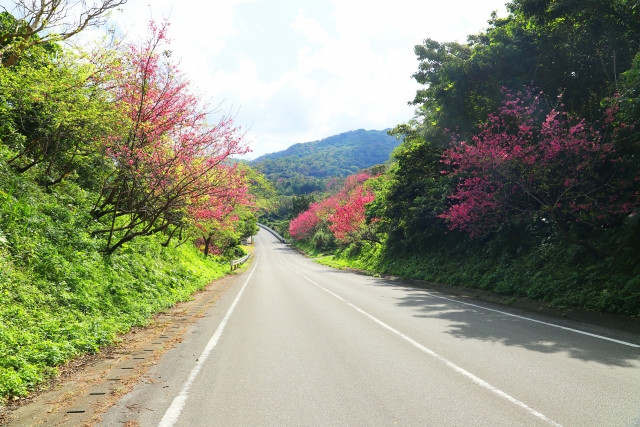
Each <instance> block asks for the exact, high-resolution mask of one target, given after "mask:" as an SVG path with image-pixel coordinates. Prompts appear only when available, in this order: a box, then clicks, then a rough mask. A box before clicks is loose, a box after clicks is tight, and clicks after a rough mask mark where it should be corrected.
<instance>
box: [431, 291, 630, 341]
mask: <svg viewBox="0 0 640 427" xmlns="http://www.w3.org/2000/svg"><path fill="white" fill-rule="evenodd" d="M427 295H429V296H432V297H434V298H440V299H444V300H447V301H453V302H457V303H458V304H464V305H469V306H471V307H476V308H481V309H483V310H487V311H494V312H496V313H500V314H505V315H507V316H511V317H517V318H518V319H523V320H528V321H530V322H535V323H541V324H543V325H547V326H553V327H554V328H559V329H564V330H565V331H571V332H575V333H577V334H582V335H588V336H590V337H594V338H599V339H601V340H607V341H612V342H615V343H618V344H622V345H627V346H629V347H634V348H640V345H638V344H633V343H630V342H627V341H620V340H616V339H614V338H609V337H605V336H602V335H597V334H592V333H590V332H585V331H581V330H579V329H573V328H568V327H566V326H560V325H556V324H554V323H548V322H543V321H542V320H536V319H532V318H530V317H524V316H518V315H517V314H512V313H508V312H506V311H500V310H495V309H493V308H487V307H483V306H481V305H476V304H471V303H468V302H463V301H460V300H457V299H452V298H447V297H441V296H439V295H435V294H432V293H431V292H427Z"/></svg>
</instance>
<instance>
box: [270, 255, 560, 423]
mask: <svg viewBox="0 0 640 427" xmlns="http://www.w3.org/2000/svg"><path fill="white" fill-rule="evenodd" d="M278 260H279V261H280V262H281V263H282V265H284V266H285V267H287V268H288V269H289V270H291V271H293V272H295V273H297V274H298V275H300V276H302V277H304V278H305V279H307V280H308V281H309V282H311V283H313V284H314V285H316V286H318V287H319V288H320V289H322V290H324V291H325V292H328V293H329V294H331V295H333V296H334V297H336V298H338V299H339V300H341V301H343V302H345V303H346V304H347V305H349V306H351V307H352V308H354V309H355V310H357V311H358V312H360V313H362V314H364V315H365V316H367V317H368V318H370V319H371V320H373V321H374V322H376V323H377V324H378V325H380V326H382V327H383V328H385V329H387V330H388V331H390V332H392V333H394V334H395V335H397V336H399V337H400V338H402V339H404V340H405V341H407V342H408V343H410V344H411V345H413V346H414V347H416V348H417V349H419V350H421V351H423V352H424V353H427V354H428V355H430V356H433V357H435V358H436V359H438V360H440V361H441V362H443V363H444V364H446V365H447V366H448V367H450V368H451V369H453V370H454V371H456V372H458V373H459V374H462V375H464V376H465V377H467V378H469V379H470V380H471V381H473V382H474V383H476V384H478V385H479V386H481V387H483V388H485V389H487V390H489V391H491V392H492V393H495V394H496V395H498V396H500V397H502V398H503V399H506V400H508V401H509V402H511V403H513V404H515V405H517V406H519V407H520V408H522V409H524V410H525V411H527V412H528V413H530V414H531V415H533V416H535V417H537V418H538V419H540V420H543V421H545V422H547V423H549V424H550V425H552V426H555V427H562V425H561V424H559V423H557V422H555V421H554V420H552V419H551V418H549V417H547V416H546V415H544V414H542V413H540V412H538V411H536V410H535V409H533V408H532V407H530V406H528V405H527V404H525V403H523V402H521V401H519V400H518V399H516V398H515V397H513V396H511V395H510V394H508V393H505V392H504V391H502V390H500V389H498V388H496V387H494V386H492V385H491V384H489V383H488V382H486V381H484V380H483V379H481V378H478V377H476V376H475V375H473V374H472V373H471V372H469V371H467V370H465V369H463V368H461V367H460V366H458V365H456V364H455V363H453V362H451V361H449V360H448V359H445V358H444V357H442V356H440V355H439V354H438V353H436V352H434V351H433V350H430V349H428V348H427V347H425V346H423V345H422V344H420V343H419V342H417V341H414V340H413V339H411V338H409V337H408V336H407V335H405V334H403V333H402V332H400V331H398V330H396V329H394V328H392V327H391V326H389V325H387V324H386V323H384V322H383V321H381V320H379V319H377V318H376V317H374V316H372V315H370V314H369V313H367V312H366V311H364V310H362V309H361V308H359V307H356V306H355V305H353V304H351V303H350V302H349V301H347V300H345V299H344V298H342V297H341V296H340V295H337V294H334V293H333V292H331V291H330V290H328V289H327V288H325V287H324V286H322V285H320V284H318V283H316V282H314V281H313V280H311V279H309V278H308V277H307V276H305V275H304V274H302V273H300V272H299V271H297V270H295V269H293V268H291V267H289V266H288V265H287V264H285V263H284V262H282V260H281V259H280V257H278Z"/></svg>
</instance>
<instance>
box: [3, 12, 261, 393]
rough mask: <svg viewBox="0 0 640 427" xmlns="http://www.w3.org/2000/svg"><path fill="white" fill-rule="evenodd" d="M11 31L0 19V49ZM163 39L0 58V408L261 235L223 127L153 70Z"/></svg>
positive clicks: (254, 195)
mask: <svg viewBox="0 0 640 427" xmlns="http://www.w3.org/2000/svg"><path fill="white" fill-rule="evenodd" d="M14 24H16V21H15V19H13V17H12V16H11V15H9V14H7V13H5V12H3V13H0V41H1V40H5V41H7V40H9V41H10V39H6V37H5V36H6V35H7V31H8V29H11V28H19V27H20V26H19V25H18V27H16V25H14ZM166 27H167V24H166V23H165V24H164V25H163V26H160V27H158V26H154V24H151V26H150V34H151V36H150V37H151V38H150V40H148V41H147V44H146V45H145V44H143V46H142V47H141V48H135V47H132V48H131V49H124V50H123V49H122V48H121V49H120V50H118V46H115V47H113V46H112V47H111V48H109V49H107V48H101V49H97V50H96V51H89V50H87V51H85V50H82V49H75V48H65V47H62V46H61V45H57V44H56V43H54V42H47V43H28V44H20V45H19V46H17V47H16V46H14V48H12V49H13V50H6V49H5V50H3V51H2V55H4V56H2V59H3V62H2V64H1V65H0V399H1V398H4V397H9V396H23V395H26V394H27V393H28V392H29V391H32V390H33V389H34V388H35V387H37V386H38V385H39V384H42V382H43V381H45V380H46V379H47V378H50V377H51V376H53V375H55V373H56V367H57V366H59V365H61V364H63V363H65V362H66V361H68V360H70V359H71V358H73V357H75V356H77V355H80V354H83V353H87V352H96V351H98V350H99V348H100V346H103V345H105V344H108V343H111V342H113V341H114V340H115V339H116V337H117V334H118V333H122V332H125V331H127V330H128V329H129V328H131V327H132V326H133V325H137V324H144V323H146V322H147V321H148V319H149V318H150V317H151V316H152V315H154V314H155V313H158V312H160V311H162V310H163V309H166V308H167V307H170V306H172V305H174V304H175V303H176V302H178V301H182V300H186V299H188V298H189V297H190V295H191V294H192V293H193V292H194V291H196V290H198V289H200V288H202V287H203V286H205V285H206V284H207V283H208V282H210V281H211V280H212V279H214V278H217V277H220V276H222V275H224V274H225V273H226V272H228V264H227V261H228V259H229V258H237V257H240V256H242V255H244V252H243V250H242V249H241V248H240V247H239V246H238V245H239V242H240V239H241V238H242V237H247V236H249V235H252V234H255V232H256V231H257V227H256V225H255V223H256V207H258V208H259V207H260V205H262V204H264V201H263V200H262V199H263V198H264V197H265V195H269V194H270V193H272V192H273V189H272V188H271V186H270V185H269V183H268V182H267V181H266V179H265V178H264V177H263V176H261V175H260V174H258V173H257V172H255V171H253V170H251V169H249V168H248V167H247V166H246V165H237V164H236V165H234V164H232V162H227V160H228V159H229V156H231V155H234V154H242V153H244V152H246V145H245V144H244V142H243V140H242V133H241V132H239V131H238V129H237V128H236V127H234V126H233V125H232V120H230V118H225V119H223V120H221V121H220V122H219V123H217V124H216V125H213V126H212V125H209V124H208V123H207V122H206V112H207V110H206V106H205V105H202V104H201V103H200V100H199V98H197V97H196V96H194V95H193V94H191V93H189V92H188V87H189V85H188V81H186V79H184V76H183V75H181V74H180V73H179V72H178V70H177V69H176V68H175V67H173V66H170V64H169V61H168V59H167V58H165V57H163V58H164V59H163V60H162V66H164V67H166V68H162V67H161V66H158V67H152V66H151V65H154V64H156V65H157V64H158V63H159V58H160V54H159V53H158V52H156V51H155V47H156V46H158V43H159V42H161V41H162V40H163V38H164V37H165V35H164V34H165V30H166ZM3 37H4V39H3ZM12 37H13V36H12ZM33 37H37V36H33ZM154 37H155V38H154ZM2 47H3V46H2V44H1V43H0V48H2ZM5 47H6V46H5ZM130 47H131V46H130ZM141 58H142V59H145V60H146V61H145V60H140V61H138V62H136V59H141ZM125 59H126V60H127V61H128V62H127V61H125ZM127 66H129V68H127ZM141 69H142V71H144V73H140V72H138V71H140V70H141ZM169 71H170V72H169ZM164 72H166V74H163V75H162V77H159V74H160V73H164ZM142 74H144V75H145V78H144V79H143V80H144V81H141V80H140V79H141V75H142ZM124 77H129V79H128V80H127V79H125V78H124ZM163 84H164V86H162V85H163ZM119 85H120V86H119ZM168 87H170V88H171V89H172V90H171V91H169V90H166V89H167V88H168ZM160 89H164V90H160ZM150 100H151V101H150ZM136 108H137V110H135V109H136ZM201 109H202V110H203V112H201V111H200V110H201ZM151 110H153V111H151ZM190 126H191V127H190ZM122 141H126V142H127V143H128V145H125V144H124V143H122ZM177 142H179V143H177ZM125 169H126V170H125ZM161 223H162V224H161ZM203 234H206V235H205V238H208V241H207V246H208V247H209V248H212V249H211V250H210V251H209V253H214V255H213V256H207V255H206V254H205V255H204V256H203V253H202V252H201V251H200V250H199V249H202V245H201V242H199V241H198V240H197V239H198V237H200V236H202V235H203ZM116 242H117V243H116Z"/></svg>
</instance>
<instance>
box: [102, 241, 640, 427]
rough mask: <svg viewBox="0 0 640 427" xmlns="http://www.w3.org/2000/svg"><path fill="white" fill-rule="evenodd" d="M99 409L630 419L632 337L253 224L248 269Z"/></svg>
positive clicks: (114, 419)
mask: <svg viewBox="0 0 640 427" xmlns="http://www.w3.org/2000/svg"><path fill="white" fill-rule="evenodd" d="M102 419H103V423H102V424H100V425H103V426H105V427H121V426H123V425H124V423H125V422H127V421H137V422H138V423H139V425H140V426H161V427H170V426H180V427H187V426H188V427H198V426H334V425H335V426H385V425H388V426H396V425H397V426H520V425H522V426H549V425H552V426H553V425H556V426H557V425H562V426H581V427H582V426H637V427H640V337H638V336H636V335H629V334H623V333H620V332H616V331H612V330H607V329H604V328H598V327H594V326H588V325H583V324H579V323H575V322H570V321H567V320H563V319H556V318H546V317H543V316H540V315H536V314H532V313H528V312H525V311H519V310H515V309H509V308H508V307H507V308H505V307H503V306H499V305H492V304H489V303H482V302H477V301H475V300H471V299H456V298H453V297H448V296H447V295H444V294H440V293H436V292H432V291H427V290H424V289H417V288H413V287H408V286H403V285H399V284H398V283H397V282H391V281H386V280H384V279H379V278H373V277H367V276H362V275H357V274H352V273H346V272H342V271H338V270H333V269H330V268H328V267H324V266H322V265H319V264H316V263H314V262H312V261H311V260H309V259H306V258H304V257H302V256H301V255H299V254H297V253H295V252H294V251H292V250H290V249H289V248H287V247H286V246H285V245H283V244H281V243H279V242H278V241H277V240H276V239H275V238H274V237H273V236H272V235H271V234H269V233H267V232H265V231H261V232H260V234H259V236H258V239H257V244H256V251H255V258H254V260H253V263H252V265H251V266H250V268H249V269H248V270H247V272H245V273H243V274H242V275H239V276H238V279H237V281H236V283H235V284H234V285H233V286H232V287H231V288H229V290H228V291H227V292H226V293H225V295H223V297H222V298H221V299H220V300H219V301H218V302H217V303H216V305H215V306H214V307H212V308H211V309H210V310H209V311H208V312H207V314H206V316H204V317H203V318H202V319H201V321H200V322H198V323H197V324H195V325H193V326H192V327H191V328H190V330H189V331H188V332H187V333H186V334H185V339H184V341H183V342H182V343H181V344H179V345H178V346H177V347H175V348H174V349H172V350H170V351H169V352H167V353H166V354H165V355H164V356H163V358H162V359H161V362H160V363H159V364H158V365H156V366H155V367H154V368H153V369H152V370H151V372H150V379H149V380H148V381H145V382H142V383H140V384H138V385H137V386H136V387H135V388H134V390H133V391H132V392H131V393H129V394H127V395H126V396H124V397H123V398H122V399H121V400H120V401H119V402H118V403H117V404H116V405H115V406H114V407H112V408H111V410H110V411H109V412H108V413H106V414H104V415H103V417H102ZM130 425H132V424H130ZM133 425H136V424H133Z"/></svg>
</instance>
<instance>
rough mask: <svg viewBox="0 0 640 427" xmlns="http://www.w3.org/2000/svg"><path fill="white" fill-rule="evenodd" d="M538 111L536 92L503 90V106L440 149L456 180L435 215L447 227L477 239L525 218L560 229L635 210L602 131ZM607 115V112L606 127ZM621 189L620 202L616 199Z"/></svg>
mask: <svg viewBox="0 0 640 427" xmlns="http://www.w3.org/2000/svg"><path fill="white" fill-rule="evenodd" d="M559 107H560V108H561V107H562V104H560V106H559ZM541 111H542V110H541V109H540V96H539V95H537V96H534V95H533V93H532V92H531V91H528V92H527V93H525V94H521V93H519V94H518V95H514V94H512V93H510V92H508V91H507V92H506V100H505V102H504V104H503V106H502V107H501V108H500V109H499V111H498V112H497V113H496V114H492V115H490V116H489V119H488V122H487V123H486V124H485V125H483V126H481V127H480V129H479V132H478V134H477V135H476V136H474V137H473V138H472V139H471V141H470V142H465V141H460V142H458V141H456V140H455V139H454V141H453V146H452V148H450V149H448V150H446V151H445V152H444V154H443V163H444V164H445V165H447V166H449V167H450V171H443V173H444V174H449V175H450V176H451V177H453V178H455V179H457V180H458V185H457V188H456V189H455V191H454V192H453V193H452V194H451V196H450V200H451V201H452V204H451V206H450V207H449V209H448V210H447V211H446V212H444V213H443V214H442V215H441V217H442V218H445V219H446V220H447V221H448V222H449V226H450V228H451V229H462V230H466V231H468V232H469V233H470V234H471V235H472V236H478V235H482V234H484V233H486V232H487V231H491V230H495V229H496V228H498V227H500V226H501V224H504V223H505V222H508V221H509V219H510V218H518V217H524V216H528V217H532V216H538V217H542V218H547V219H548V220H549V221H550V222H553V223H555V224H556V225H558V226H559V227H562V224H563V223H565V222H568V221H574V222H575V221H581V222H585V223H595V222H598V221H600V222H606V221H607V220H608V219H610V217H611V215H614V214H618V213H630V212H633V211H634V210H635V209H636V208H637V207H638V205H639V202H640V199H639V198H638V196H637V194H635V195H634V194H633V192H630V190H631V187H632V185H631V183H630V182H628V181H624V180H623V179H622V178H621V177H622V174H623V172H624V171H623V170H622V168H620V167H618V164H619V163H620V158H619V156H618V154H617V153H616V150H615V147H614V144H613V143H612V142H610V140H609V139H608V138H607V135H606V134H605V133H604V132H603V131H601V130H597V129H594V128H593V127H590V126H588V125H587V123H586V122H585V121H584V120H576V119H573V118H571V117H568V116H567V114H566V113H564V112H561V111H560V110H557V109H553V110H551V112H550V113H548V114H546V115H545V116H542V117H538V116H539V115H540V113H541ZM613 114H614V113H612V111H611V109H610V110H608V111H607V118H606V119H605V123H606V124H610V123H611V121H612V119H611V117H610V116H612V115H613ZM622 194H626V196H627V197H625V200H626V202H625V203H619V202H618V201H617V199H618V197H619V196H621V195H622ZM629 196H630V197H629Z"/></svg>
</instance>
